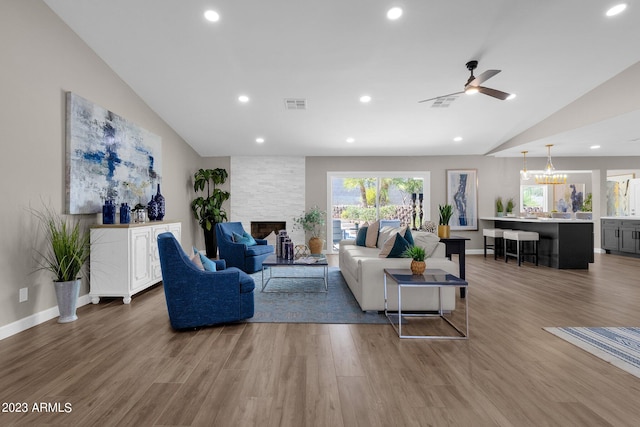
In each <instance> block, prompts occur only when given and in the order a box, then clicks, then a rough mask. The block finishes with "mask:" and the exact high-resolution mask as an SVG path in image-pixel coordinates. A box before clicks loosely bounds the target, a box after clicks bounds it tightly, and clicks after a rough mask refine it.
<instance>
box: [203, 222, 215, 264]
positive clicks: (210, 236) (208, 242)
mask: <svg viewBox="0 0 640 427" xmlns="http://www.w3.org/2000/svg"><path fill="white" fill-rule="evenodd" d="M204 247H205V250H206V252H207V258H217V257H218V238H217V237H216V225H215V224H212V227H211V230H207V229H205V230H204Z"/></svg>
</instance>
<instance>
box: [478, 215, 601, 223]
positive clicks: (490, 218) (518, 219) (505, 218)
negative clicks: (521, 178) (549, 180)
mask: <svg viewBox="0 0 640 427" xmlns="http://www.w3.org/2000/svg"><path fill="white" fill-rule="evenodd" d="M480 219H481V220H485V221H512V222H540V223H563V224H564V223H593V220H590V219H575V218H571V219H564V218H537V217H536V218H525V217H518V216H485V217H481V218H480Z"/></svg>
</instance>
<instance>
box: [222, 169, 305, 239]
mask: <svg viewBox="0 0 640 427" xmlns="http://www.w3.org/2000/svg"><path fill="white" fill-rule="evenodd" d="M229 181H230V193H231V198H230V199H229V202H230V208H231V209H230V212H229V213H230V215H229V221H239V222H241V223H242V226H243V227H244V229H245V230H246V231H247V232H250V231H251V223H252V222H261V221H264V222H276V221H277V222H284V223H285V225H286V227H284V229H286V230H287V233H288V234H289V237H291V240H293V242H294V244H296V245H297V244H303V243H306V242H305V233H304V231H303V230H300V229H298V228H296V229H294V227H293V226H294V225H295V221H294V219H295V218H297V217H299V216H300V215H302V213H303V212H304V211H305V158H304V157H292V156H282V157H279V156H231V159H230V172H229ZM281 229H283V228H278V230H281ZM276 233H277V230H276ZM267 234H268V233H267ZM254 237H257V236H254Z"/></svg>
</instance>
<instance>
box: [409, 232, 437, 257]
mask: <svg viewBox="0 0 640 427" xmlns="http://www.w3.org/2000/svg"><path fill="white" fill-rule="evenodd" d="M413 241H414V245H415V246H422V247H423V248H424V250H425V252H426V257H427V258H429V257H430V256H431V255H433V252H434V251H435V250H436V248H437V247H438V242H440V238H439V237H438V236H437V235H435V234H433V233H426V232H423V231H417V232H416V233H415V234H414V235H413Z"/></svg>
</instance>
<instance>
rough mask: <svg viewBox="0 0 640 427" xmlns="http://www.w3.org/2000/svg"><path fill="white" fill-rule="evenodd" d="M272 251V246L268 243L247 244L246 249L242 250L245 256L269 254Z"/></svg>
mask: <svg viewBox="0 0 640 427" xmlns="http://www.w3.org/2000/svg"><path fill="white" fill-rule="evenodd" d="M272 252H273V246H270V245H253V246H247V249H246V250H245V251H244V254H245V256H257V255H264V254H270V253H272Z"/></svg>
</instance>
